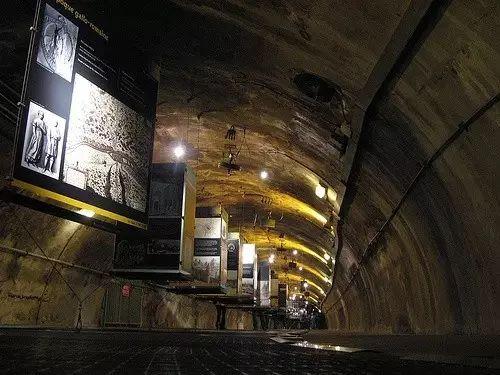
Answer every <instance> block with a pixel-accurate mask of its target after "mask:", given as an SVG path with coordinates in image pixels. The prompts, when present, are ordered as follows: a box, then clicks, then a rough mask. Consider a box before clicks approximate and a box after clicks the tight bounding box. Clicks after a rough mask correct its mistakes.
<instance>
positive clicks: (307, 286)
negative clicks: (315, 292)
mask: <svg viewBox="0 0 500 375" xmlns="http://www.w3.org/2000/svg"><path fill="white" fill-rule="evenodd" d="M302 286H303V287H304V289H307V288H309V284H308V283H307V281H304V284H303V285H302Z"/></svg>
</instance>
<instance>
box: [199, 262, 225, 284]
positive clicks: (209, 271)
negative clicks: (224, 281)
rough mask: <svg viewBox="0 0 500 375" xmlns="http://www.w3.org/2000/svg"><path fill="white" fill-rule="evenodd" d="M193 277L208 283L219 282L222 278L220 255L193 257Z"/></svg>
mask: <svg viewBox="0 0 500 375" xmlns="http://www.w3.org/2000/svg"><path fill="white" fill-rule="evenodd" d="M193 277H194V278H195V279H196V280H200V281H204V282H206V283H212V282H218V281H219V279H220V257H197V256H195V257H194V258H193Z"/></svg>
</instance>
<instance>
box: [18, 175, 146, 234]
mask: <svg viewBox="0 0 500 375" xmlns="http://www.w3.org/2000/svg"><path fill="white" fill-rule="evenodd" d="M11 184H12V186H16V187H18V188H20V189H24V190H29V191H31V192H33V193H35V194H38V195H40V196H42V197H46V198H49V199H53V200H55V201H58V202H62V203H65V204H68V205H70V206H73V207H75V208H84V209H87V210H91V211H94V212H95V213H96V214H98V215H101V216H104V217H107V218H109V219H111V220H116V221H120V222H122V223H125V224H130V225H133V226H135V227H138V228H142V229H146V228H147V226H146V224H144V223H141V222H140V221H137V220H133V219H130V218H128V217H126V216H122V215H119V214H116V213H114V212H111V211H108V210H104V209H102V208H99V207H96V206H92V205H91V204H88V203H85V202H81V201H79V200H77V199H73V198H69V197H67V196H65V195H62V194H59V193H55V192H53V191H50V190H47V189H44V188H41V187H39V186H36V185H32V184H30V183H27V182H24V181H20V180H16V179H14V180H13V181H12V183H11Z"/></svg>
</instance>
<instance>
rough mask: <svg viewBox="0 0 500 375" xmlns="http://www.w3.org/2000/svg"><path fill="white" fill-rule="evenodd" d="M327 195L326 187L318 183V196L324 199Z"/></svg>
mask: <svg viewBox="0 0 500 375" xmlns="http://www.w3.org/2000/svg"><path fill="white" fill-rule="evenodd" d="M325 195H326V188H325V187H324V186H321V185H320V184H318V185H316V196H317V197H318V198H320V199H323V198H324V197H325Z"/></svg>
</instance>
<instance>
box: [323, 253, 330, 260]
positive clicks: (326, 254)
mask: <svg viewBox="0 0 500 375" xmlns="http://www.w3.org/2000/svg"><path fill="white" fill-rule="evenodd" d="M323 258H325V259H326V260H330V258H331V257H330V254H328V253H324V254H323Z"/></svg>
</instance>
